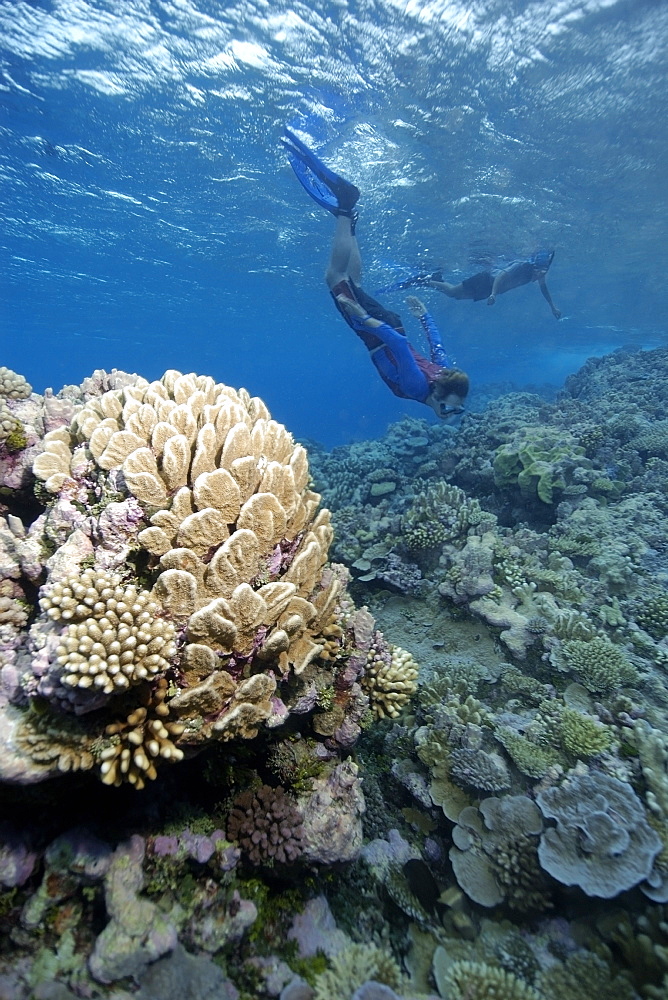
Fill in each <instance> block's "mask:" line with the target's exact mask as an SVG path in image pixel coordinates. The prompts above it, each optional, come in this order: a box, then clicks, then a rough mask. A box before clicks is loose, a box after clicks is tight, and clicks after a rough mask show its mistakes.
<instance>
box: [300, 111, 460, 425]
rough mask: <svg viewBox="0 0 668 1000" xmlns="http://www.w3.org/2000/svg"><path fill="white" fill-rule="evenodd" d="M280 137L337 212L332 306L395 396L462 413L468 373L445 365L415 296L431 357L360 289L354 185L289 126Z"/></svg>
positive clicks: (309, 186)
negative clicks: (331, 167) (334, 171)
mask: <svg viewBox="0 0 668 1000" xmlns="http://www.w3.org/2000/svg"><path fill="white" fill-rule="evenodd" d="M285 135H286V137H287V138H283V139H281V142H282V144H283V145H284V146H285V148H286V149H287V151H288V155H289V157H290V164H291V166H292V169H293V170H294V172H295V174H296V175H297V179H298V180H299V182H300V184H301V185H302V187H303V188H304V189H305V190H306V192H307V193H308V194H309V195H310V196H311V198H313V200H314V201H315V202H317V203H318V204H319V205H321V206H322V207H323V208H326V209H327V211H328V212H331V213H332V215H334V216H335V217H336V230H335V233H334V243H333V246H332V253H331V257H330V261H329V267H328V268H327V273H326V276H325V280H326V281H327V285H328V287H329V290H330V292H331V294H332V297H333V299H334V302H335V304H336V307H337V309H338V310H339V312H340V313H341V315H342V316H343V318H344V319H345V321H346V323H347V324H348V326H350V327H351V328H352V329H353V330H354V331H355V333H356V334H357V336H358V337H359V338H360V339H361V341H362V343H363V344H364V346H365V347H366V349H367V350H368V352H369V354H370V356H371V360H372V362H373V364H374V366H375V368H376V370H377V371H378V374H379V375H380V377H381V378H382V380H383V381H384V382H385V384H386V385H387V386H388V387H389V389H391V391H392V392H393V393H394V395H395V396H400V397H402V398H403V399H414V400H416V401H417V402H419V403H426V405H427V406H430V407H431V408H432V410H433V411H434V413H435V414H436V415H437V416H438V417H440V418H441V419H443V420H447V421H448V422H454V420H455V418H456V416H457V415H458V414H460V413H462V412H463V409H464V405H463V404H464V400H465V399H466V396H467V393H468V391H469V380H468V376H467V375H466V374H465V373H464V372H462V371H459V370H458V369H456V368H452V367H450V366H449V365H448V362H447V359H446V356H445V351H444V349H443V345H442V343H441V338H440V334H439V332H438V329H437V327H436V324H435V323H434V321H433V319H432V318H431V316H429V314H428V313H427V310H426V308H425V306H424V305H423V303H422V302H420V300H419V299H417V298H414V297H410V298H409V299H408V300H407V302H408V305H409V308H410V311H411V313H412V314H413V315H414V316H416V317H417V318H418V319H419V320H420V323H421V325H422V328H423V330H424V332H425V334H426V335H427V339H428V341H429V347H430V354H431V360H430V361H428V360H427V358H425V357H423V356H422V355H421V354H419V353H418V352H417V351H416V350H415V348H414V347H413V345H412V344H410V343H409V341H408V338H407V337H406V332H405V330H404V327H403V323H402V321H401V318H400V316H398V315H397V314H396V313H393V312H390V311H389V310H387V309H385V308H384V307H383V306H382V305H381V304H380V303H379V302H377V301H376V300H375V299H373V298H371V296H370V295H367V294H366V292H364V291H363V290H362V289H361V288H360V281H361V279H362V261H361V258H360V252H359V247H358V245H357V237H356V236H355V226H356V223H357V212H356V211H355V205H356V204H357V200H358V198H359V190H358V189H357V188H356V187H355V185H354V184H351V183H350V182H349V181H346V180H345V179H344V178H342V177H340V176H339V175H338V174H335V173H333V171H331V170H330V169H329V168H328V167H326V166H325V165H324V163H322V162H321V161H320V160H319V159H318V157H317V156H315V154H314V153H312V152H311V150H310V149H309V148H308V146H305V145H304V143H303V142H301V140H299V139H298V138H297V136H296V135H294V134H293V133H292V132H290V131H289V130H288V129H286V130H285Z"/></svg>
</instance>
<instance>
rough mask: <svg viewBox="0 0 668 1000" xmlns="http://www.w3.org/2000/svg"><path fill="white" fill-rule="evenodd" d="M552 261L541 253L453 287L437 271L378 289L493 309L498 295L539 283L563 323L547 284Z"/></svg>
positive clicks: (547, 252) (551, 254)
mask: <svg viewBox="0 0 668 1000" xmlns="http://www.w3.org/2000/svg"><path fill="white" fill-rule="evenodd" d="M553 258H554V250H538V251H537V252H536V253H535V254H532V256H531V257H526V258H524V259H522V260H514V261H512V262H511V263H510V264H506V265H505V266H504V267H495V268H492V269H491V270H489V271H479V272H478V274H474V275H472V276H471V277H470V278H466V279H465V280H464V281H460V282H459V284H458V285H451V284H450V283H449V282H448V281H443V277H442V275H441V272H440V271H435V272H434V274H416V275H414V276H413V277H412V278H406V279H405V280H404V281H397V282H395V283H394V284H393V285H388V286H387V287H386V288H381V289H379V292H395V291H398V290H401V289H404V288H411V287H415V286H419V287H422V288H436V289H437V290H438V291H439V292H443V294H444V295H448V296H449V297H450V298H451V299H473V301H474V302H480V300H481V299H487V305H488V306H493V305H494V303H495V302H496V297H497V295H503V293H504V292H509V291H510V290H511V289H512V288H519V287H520V286H521V285H528V284H530V282H532V281H537V282H538V287H539V288H540V290H541V292H542V294H543V298H544V299H545V301H546V302H547V304H548V305H549V307H550V309H551V310H552V315H553V316H554V318H555V319H561V311H560V310H559V309H557V307H556V306H555V304H554V302H553V301H552V296H551V295H550V293H549V290H548V287H547V284H546V283H545V275H546V274H547V272H548V270H549V267H550V264H551V263H552V260H553Z"/></svg>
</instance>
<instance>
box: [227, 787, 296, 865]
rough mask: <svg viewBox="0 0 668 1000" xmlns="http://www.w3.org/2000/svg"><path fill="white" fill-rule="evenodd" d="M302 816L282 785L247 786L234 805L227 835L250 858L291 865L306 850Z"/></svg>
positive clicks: (250, 859) (258, 863)
mask: <svg viewBox="0 0 668 1000" xmlns="http://www.w3.org/2000/svg"><path fill="white" fill-rule="evenodd" d="M302 819H303V818H302V815H301V813H300V812H299V809H298V808H297V804H296V802H295V801H294V799H292V798H291V796H289V795H288V794H286V792H285V789H284V788H283V787H282V786H281V785H279V786H278V788H272V787H271V786H270V785H262V786H261V787H260V788H258V789H255V790H254V789H250V788H249V789H246V791H244V792H242V793H241V794H240V795H238V796H237V797H236V799H235V800H234V802H233V804H232V809H231V811H230V815H229V819H228V823H227V836H228V839H229V840H233V841H236V843H238V844H239V847H240V848H241V849H242V851H243V852H244V854H245V855H246V857H247V858H248V860H249V861H251V862H252V863H253V864H254V865H260V864H265V865H266V864H274V863H275V862H278V863H279V864H289V863H290V862H292V861H296V860H297V858H298V857H299V856H300V854H301V853H302V850H303V844H302V841H303V838H304V828H303V825H302Z"/></svg>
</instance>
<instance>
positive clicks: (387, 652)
mask: <svg viewBox="0 0 668 1000" xmlns="http://www.w3.org/2000/svg"><path fill="white" fill-rule="evenodd" d="M417 675H418V665H417V663H416V662H415V660H414V659H413V656H412V655H411V653H409V652H408V651H407V650H405V649H402V648H401V646H391V647H387V644H386V643H384V642H383V641H382V640H380V639H378V640H377V642H376V644H375V645H374V646H372V648H371V649H370V650H369V654H368V659H367V665H366V667H365V670H364V677H363V678H362V688H363V689H364V691H365V692H366V694H367V695H368V696H369V702H370V704H371V708H372V710H373V712H374V714H375V715H376V717H377V718H379V719H384V718H390V719H396V718H397V716H398V715H400V713H401V710H402V709H403V708H404V706H405V705H406V704H407V703H408V702H409V701H410V699H411V697H412V696H413V694H414V693H415V690H416V688H417Z"/></svg>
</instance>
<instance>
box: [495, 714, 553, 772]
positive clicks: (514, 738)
mask: <svg viewBox="0 0 668 1000" xmlns="http://www.w3.org/2000/svg"><path fill="white" fill-rule="evenodd" d="M494 735H495V736H496V738H497V740H498V741H499V742H500V743H501V745H502V746H503V747H504V748H505V750H506V751H507V752H508V753H509V754H510V756H511V757H512V759H513V763H514V764H515V766H516V767H517V768H518V769H519V770H520V771H521V772H522V774H526V775H527V777H529V778H542V777H543V776H544V775H546V774H547V772H548V771H549V770H550V768H551V767H554V766H555V765H557V764H560V763H562V761H561V757H560V756H559V754H558V753H557V751H556V750H553V749H552V748H551V747H545V746H539V745H538V744H537V743H534V742H533V741H532V740H530V739H528V738H527V737H526V736H522V734H521V733H516V732H515V731H514V730H513V729H508V728H507V727H505V726H499V728H498V729H496V730H495V734H494Z"/></svg>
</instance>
